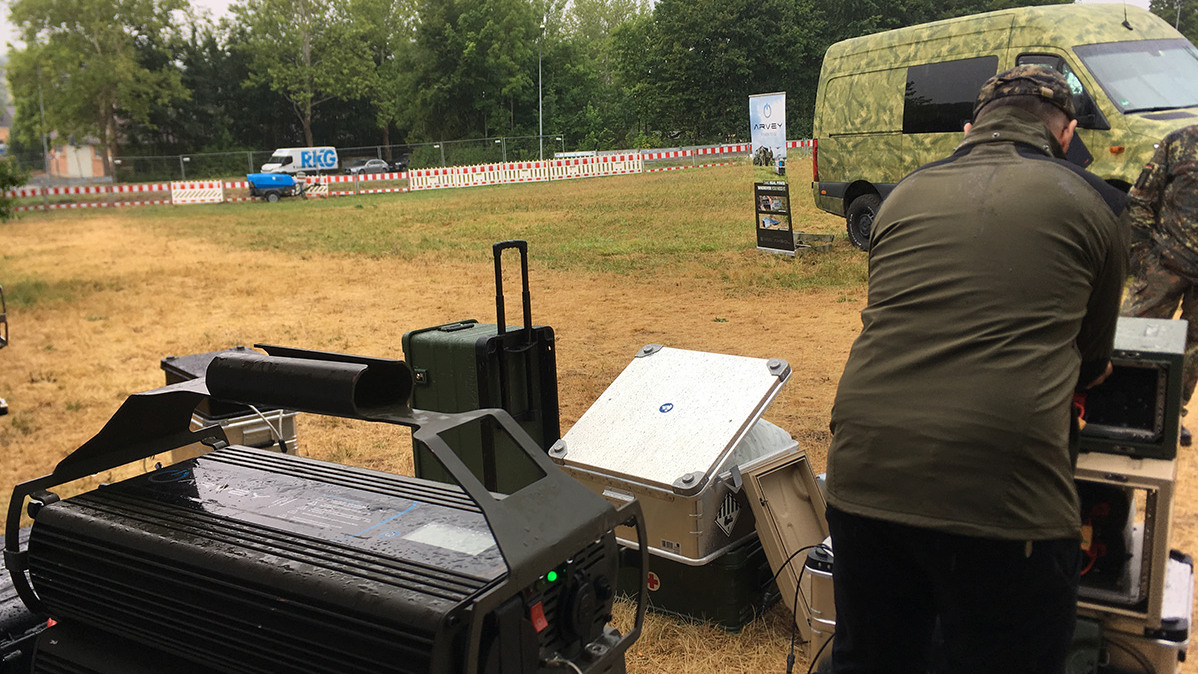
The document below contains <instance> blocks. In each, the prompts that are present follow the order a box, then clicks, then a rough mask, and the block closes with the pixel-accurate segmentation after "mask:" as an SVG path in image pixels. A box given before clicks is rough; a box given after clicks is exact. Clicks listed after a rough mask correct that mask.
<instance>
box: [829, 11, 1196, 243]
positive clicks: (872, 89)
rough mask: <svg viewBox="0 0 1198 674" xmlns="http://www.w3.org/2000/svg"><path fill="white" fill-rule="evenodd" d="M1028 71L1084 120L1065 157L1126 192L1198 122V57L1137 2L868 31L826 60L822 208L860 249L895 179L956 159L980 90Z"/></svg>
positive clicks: (996, 14) (993, 14)
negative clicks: (1041, 74)
mask: <svg viewBox="0 0 1198 674" xmlns="http://www.w3.org/2000/svg"><path fill="white" fill-rule="evenodd" d="M1026 63H1040V64H1044V65H1047V66H1050V67H1052V68H1055V69H1056V70H1058V71H1060V72H1061V73H1062V74H1063V75H1064V76H1065V78H1066V79H1067V80H1068V81H1069V83H1070V85H1071V86H1072V88H1073V91H1074V104H1075V108H1076V110H1077V119H1078V129H1077V134H1076V136H1075V140H1074V142H1073V143H1072V144H1071V146H1070V152H1069V155H1070V158H1071V159H1073V160H1075V161H1077V162H1078V163H1081V164H1083V165H1085V166H1087V168H1088V169H1089V170H1090V171H1092V172H1093V173H1095V174H1097V175H1098V176H1100V177H1102V178H1103V179H1104V180H1106V181H1107V182H1109V183H1111V184H1112V185H1115V186H1117V187H1119V188H1121V189H1124V190H1126V189H1128V187H1129V186H1130V185H1131V184H1132V183H1134V182H1135V180H1136V177H1137V176H1139V174H1140V169H1141V168H1143V166H1144V164H1145V163H1147V162H1148V160H1149V158H1150V157H1151V156H1152V151H1153V145H1154V144H1155V143H1157V142H1159V141H1160V139H1161V138H1163V137H1164V136H1165V134H1167V133H1168V132H1170V131H1172V130H1174V129H1177V128H1180V127H1183V126H1188V125H1190V124H1195V123H1198V49H1195V48H1194V46H1193V45H1192V44H1190V42H1189V41H1188V40H1186V39H1185V38H1184V37H1183V36H1182V35H1181V34H1180V33H1178V32H1177V31H1176V30H1174V29H1173V27H1172V26H1170V25H1169V24H1168V23H1166V22H1165V21H1163V20H1162V19H1160V18H1159V17H1157V16H1155V15H1153V14H1151V13H1149V12H1147V11H1145V10H1143V9H1138V8H1136V7H1125V6H1123V5H1114V4H1109V5H1104V4H1069V5H1050V6H1043V7H1025V8H1019V9H1008V10H1000V11H997V12H988V13H985V14H977V15H974V16H966V17H960V18H957V19H949V20H946V21H937V22H934V23H927V24H923V25H920V26H910V27H907V28H900V29H898V30H892V31H887V32H885V33H878V34H876V35H867V36H865V37H859V38H854V39H851V40H845V41H843V42H838V43H836V44H834V45H832V46H831V47H830V48H829V49H828V52H827V54H826V55H825V56H824V65H823V70H822V72H821V73H820V80H819V89H818V91H817V92H816V99H815V100H816V102H815V123H814V129H813V131H814V133H813V136H814V137H815V138H816V140H817V148H816V155H815V158H814V176H813V181H812V184H811V187H812V193H813V194H814V196H815V204H816V206H818V207H819V208H822V209H823V210H825V211H828V212H830V213H835V214H837V215H843V216H844V217H845V220H846V223H847V227H848V235H849V239H850V240H851V241H852V242H853V243H854V244H855V245H856V246H857V247H859V248H861V249H867V248H868V247H869V230H870V226H871V225H872V223H873V218H874V215H875V214H876V213H877V209H878V205H879V204H880V203H881V201H882V199H883V198H884V197H885V196H886V195H887V194H888V193H889V192H890V190H891V189H893V188H894V185H895V183H897V182H898V181H899V179H900V178H902V177H903V176H904V175H906V174H907V173H910V172H911V171H912V170H914V169H916V168H918V167H919V166H922V165H923V164H926V163H928V162H930V161H934V160H936V159H940V158H943V157H946V156H948V155H949V154H951V153H952V151H953V149H954V148H955V147H956V146H957V144H958V143H959V142H960V141H961V134H962V130H963V127H964V125H965V123H966V122H968V121H969V119H970V116H971V114H972V109H973V102H974V98H975V97H976V95H977V91H978V89H979V88H980V87H981V85H982V83H983V82H985V81H986V80H987V79H988V78H990V77H991V76H993V75H994V74H996V73H998V72H1000V71H1003V70H1006V69H1008V68H1012V67H1014V66H1016V65H1023V64H1026ZM1079 141H1080V142H1079Z"/></svg>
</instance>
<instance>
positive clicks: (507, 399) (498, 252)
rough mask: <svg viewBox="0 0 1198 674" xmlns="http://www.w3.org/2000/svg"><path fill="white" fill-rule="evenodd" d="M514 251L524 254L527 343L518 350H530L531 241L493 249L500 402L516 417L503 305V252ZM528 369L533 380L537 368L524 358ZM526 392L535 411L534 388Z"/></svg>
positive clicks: (522, 275)
mask: <svg viewBox="0 0 1198 674" xmlns="http://www.w3.org/2000/svg"><path fill="white" fill-rule="evenodd" d="M511 248H515V249H516V250H518V251H520V280H521V284H522V286H523V288H522V291H521V294H520V301H521V307H522V309H523V312H524V343H523V344H522V345H521V346H520V348H519V349H516V350H525V349H528V348H530V347H531V346H532V345H533V342H534V340H533V333H532V296H531V295H530V293H529V292H528V242H527V241H524V240H520V239H514V240H511V241H500V242H498V243H496V244H494V245H493V246H491V250H492V251H493V254H494V256H495V323H496V327H495V329H496V334H498V335H499V354H498V359H499V362H498V366H499V402H500V404H501V405H502V406H503V408H504V409H506V410H510V411H511V412H512V414H515V410H513V409H512V401H511V390H510V387H509V386H508V376H507V363H506V360H507V358H506V356H507V344H506V342H507V340H506V339H504V335H506V334H507V318H506V312H505V307H504V302H503V251H505V250H508V249H511ZM524 370H525V373H524V376H525V379H526V380H527V381H532V378H533V369H532V359H531V358H525V359H524ZM526 389H527V392H528V400H526V401H525V404H526V405H527V409H528V410H532V409H533V408H534V407H535V405H534V404H533V402H534V401H533V394H532V387H531V386H528V387H526Z"/></svg>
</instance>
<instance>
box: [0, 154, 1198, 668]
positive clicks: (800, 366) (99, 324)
mask: <svg viewBox="0 0 1198 674" xmlns="http://www.w3.org/2000/svg"><path fill="white" fill-rule="evenodd" d="M799 164H800V162H799V161H797V160H795V161H792V162H791V166H790V171H789V172H790V175H791V176H792V178H796V180H797V179H798V178H799V177H802V176H805V175H807V174H806V173H805V171H806V167H805V166H799ZM752 182H753V178H752V174H751V171H750V170H749V169H748V167H746V166H735V167H717V168H705V169H697V170H688V171H672V172H663V173H656V174H648V175H636V176H616V177H609V178H598V179H590V180H577V181H567V182H557V183H550V184H529V185H508V186H496V187H486V188H469V189H461V190H440V191H428V192H419V193H408V194H389V195H388V194H384V195H364V196H356V197H339V198H334V199H327V200H316V199H312V200H308V201H287V202H281V203H278V204H266V203H261V202H252V203H239V204H222V205H212V206H179V207H169V206H164V207H143V208H122V209H110V210H102V209H91V210H87V211H57V212H52V213H49V214H41V213H38V214H31V215H27V216H24V217H21V218H19V219H18V220H16V221H13V222H10V223H4V224H0V284H3V286H4V288H5V291H6V294H7V296H8V299H9V303H8V315H9V320H10V322H11V324H12V330H11V333H12V340H13V341H12V344H11V345H10V346H9V347H8V348H6V349H4V350H3V351H0V397H4V398H6V399H8V401H9V403H10V404H11V406H12V411H11V413H10V414H9V415H7V416H3V417H0V494H6V493H10V492H11V489H12V487H13V485H14V484H16V483H17V482H20V481H23V480H29V479H32V478H34V477H37V476H40V475H44V474H46V473H48V472H49V471H50V470H51V468H52V467H53V466H54V464H55V463H56V462H57V461H59V460H61V458H62V457H64V456H66V455H67V454H68V453H69V452H71V451H73V450H74V449H75V448H77V447H79V446H80V445H81V444H82V443H83V442H85V441H86V440H87V439H88V438H89V437H91V436H92V435H94V434H95V433H96V432H97V431H98V430H99V429H100V428H101V427H102V426H103V425H104V423H105V422H106V421H107V420H108V418H109V417H110V416H111V415H112V413H113V412H114V411H115V409H116V408H117V407H118V406H119V405H120V404H121V402H122V401H123V400H125V398H126V397H127V396H128V395H130V394H131V393H135V392H138V391H144V390H147V389H151V388H155V387H157V386H161V385H162V383H163V373H162V371H161V369H160V360H161V359H162V358H163V357H165V356H168V355H186V354H192V353H203V352H206V351H214V350H218V349H223V348H228V347H230V346H233V345H237V344H246V345H252V344H254V343H257V342H264V343H274V344H286V345H291V346H299V347H306V348H316V349H326V350H334V351H344V352H349V353H359V354H365V355H372V356H380V357H395V358H401V357H403V354H402V353H401V349H400V341H401V340H400V336H401V335H402V334H403V332H404V331H406V330H411V329H416V328H423V327H426V326H431V325H439V324H443V323H448V322H451V321H455V320H460V319H462V318H477V319H479V320H480V321H482V322H490V321H491V320H492V317H493V316H494V312H495V304H494V296H493V282H494V277H493V267H492V263H491V244H492V243H493V242H495V241H499V240H505V239H513V238H523V239H526V240H528V241H529V251H530V263H531V276H532V304H533V316H534V320H535V322H536V323H538V324H544V325H550V326H553V327H554V330H555V333H556V354H557V367H558V385H559V393H560V407H561V422H562V430H563V432H565V431H567V430H568V429H569V428H570V426H571V425H572V424H573V423H574V422H575V421H577V419H578V418H579V417H580V416H581V415H582V414H583V413H584V412H585V411H586V410H587V409H588V407H589V406H590V405H591V404H593V402H594V401H595V400H597V399H598V398H599V397H600V395H601V394H602V393H603V391H604V389H605V388H606V387H607V385H608V384H609V383H611V382H612V381H613V380H614V379H615V378H616V377H617V376H618V375H619V373H620V372H621V371H622V370H623V368H624V367H625V366H626V365H627V364H628V363H629V361H630V360H631V358H632V355H633V354H634V353H636V352H637V350H638V349H639V348H640V347H642V346H643V345H645V344H649V343H659V344H665V345H668V346H674V347H678V348H688V349H696V350H702V351H710V352H714V353H730V354H737V355H743V356H751V357H761V358H766V357H777V358H782V359H785V360H786V361H787V362H788V363H789V364H790V366H791V368H792V375H791V377H790V380H789V382H788V383H787V384H786V386H785V387H784V388H783V390H782V392H781V394H780V395H779V396H778V398H777V399H776V400H775V401H774V403H773V404H772V405H771V406H770V408H769V410H768V411H767V413H766V418H768V419H769V420H770V421H772V422H774V423H776V424H778V425H779V426H781V427H782V428H784V429H786V430H787V431H788V432H790V433H791V434H792V435H793V436H794V437H795V439H796V440H798V442H799V446H800V447H801V448H802V449H803V450H804V451H805V452H806V454H807V457H808V459H809V461H810V463H811V466H812V467H813V469H814V470H815V471H816V472H820V471H822V470H823V466H824V462H825V458H826V451H827V447H828V443H829V439H830V436H829V434H828V429H827V424H828V418H829V414H830V409H831V403H832V398H833V396H834V393H835V388H836V383H837V381H838V379H839V376H840V373H841V370H842V368H843V365H844V362H845V358H846V357H847V354H848V350H849V346H850V345H851V343H852V340H853V338H854V337H855V336H856V334H857V331H858V330H859V329H860V317H859V315H858V313H859V311H860V309H861V308H862V306H863V305H864V299H865V289H866V284H865V281H866V257H865V255H864V254H863V253H861V252H860V251H858V250H857V249H855V248H853V247H852V246H851V245H850V244H849V243H848V242H847V241H846V240H845V239H844V236H843V227H844V225H843V220H842V219H841V218H837V217H833V216H831V215H828V214H825V213H822V212H819V211H817V210H815V209H814V208H813V207H812V206H810V197H809V195H808V194H807V191H806V190H807V187H806V183H803V182H795V183H792V193H791V197H792V208H793V211H794V227H795V230H796V231H803V232H808V233H816V234H833V235H835V237H836V241H835V243H834V245H833V246H832V247H831V248H830V249H828V250H826V251H820V252H815V251H812V252H807V253H804V254H800V255H798V256H797V257H794V258H791V257H786V256H780V255H775V254H770V253H764V252H760V251H757V250H756V249H755V240H754V229H753V196H752ZM516 266H517V265H514V264H510V263H509V264H508V265H507V267H506V275H505V287H506V288H507V289H508V297H509V302H508V306H509V308H510V309H511V310H512V311H513V312H514V315H513V313H509V315H508V316H509V322H516V321H517V320H518V309H517V308H516V303H517V302H518V300H516V299H515V298H516V297H518V288H519V286H518V285H517V278H516V277H515V269H514V268H515V267H516ZM296 425H297V428H298V437H299V446H300V452H301V453H302V454H305V455H307V456H311V457H314V458H318V459H325V460H331V461H337V462H342V463H349V464H353V465H360V466H365V467H368V468H373V469H378V470H385V471H390V472H393V473H399V474H411V471H412V461H411V445H410V441H409V439H408V437H407V434H406V433H405V432H399V433H396V432H395V429H393V428H380V427H379V426H380V425H378V424H365V423H361V422H350V421H346V420H344V419H337V418H331V417H317V416H313V415H300V419H299V420H298V421H297V424H296ZM646 451H652V448H646ZM142 470H144V466H143V465H134V466H129V467H126V469H123V470H119V471H111V472H105V473H103V474H98V475H95V476H93V477H92V478H90V479H88V480H85V481H83V483H82V484H79V485H75V486H73V487H72V489H70V490H59V492H60V493H61V494H62V495H63V496H69V495H70V494H71V493H75V492H76V491H78V490H81V489H89V488H93V487H94V486H95V485H96V484H98V483H100V482H109V481H114V480H119V479H122V478H123V477H126V476H128V475H130V474H136V473H138V472H141V471H142ZM1178 471H1179V490H1178V494H1177V499H1176V501H1175V503H1176V506H1175V511H1174V515H1173V527H1174V528H1173V535H1172V546H1173V547H1176V548H1177V549H1179V550H1183V551H1188V552H1193V551H1195V550H1198V506H1196V505H1195V503H1196V501H1195V499H1194V498H1193V497H1192V493H1191V492H1192V490H1193V488H1192V487H1191V485H1195V484H1198V455H1195V454H1194V453H1192V452H1183V453H1182V454H1181V455H1180V456H1179V461H1178ZM695 591H702V588H695ZM630 620H631V609H630V606H629V605H628V604H627V603H621V604H620V605H619V606H618V612H617V622H618V623H619V624H620V625H623V626H627V625H628V624H629V623H630ZM790 625H791V616H790V615H789V613H788V612H787V611H786V609H785V608H784V607H783V606H782V605H780V604H779V605H776V606H775V607H774V608H773V609H771V610H769V611H767V612H766V613H765V615H764V616H762V617H761V618H760V619H758V620H754V621H753V622H751V623H749V624H748V625H746V626H745V628H744V630H743V631H741V632H740V633H737V634H729V633H726V632H724V631H723V630H721V629H719V628H717V627H712V626H710V625H704V624H697V623H692V622H690V621H686V620H679V619H676V618H670V617H664V616H660V615H653V616H651V617H650V619H649V620H648V622H647V624H646V631H645V633H644V634H643V636H642V637H641V639H640V640H639V641H638V642H637V643H636V644H635V645H634V647H633V650H632V651H631V652H630V653H629V654H628V657H627V662H628V671H629V673H630V674H650V673H657V672H687V673H688V674H690V673H693V674H716V673H725V672H727V673H733V672H752V673H754V674H756V673H759V672H782V671H784V670H785V656H786V652H787V650H788V648H789V646H790V642H791V631H790ZM802 653H803V650H802V646H800V647H799V657H798V664H797V667H796V669H795V671H796V672H799V673H800V674H801V672H804V671H806V661H805V659H804V657H803V655H802ZM1183 671H1186V672H1198V666H1195V665H1191V664H1189V663H1187V665H1186V668H1185V669H1184V670H1183Z"/></svg>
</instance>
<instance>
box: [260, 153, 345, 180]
mask: <svg viewBox="0 0 1198 674" xmlns="http://www.w3.org/2000/svg"><path fill="white" fill-rule="evenodd" d="M338 166H339V164H338V162H337V148H335V147H327V146H326V147H281V148H279V149H277V150H275V151H274V154H272V155H271V156H270V159H269V160H268V161H267V162H266V163H265V164H263V165H262V172H263V173H290V174H292V175H297V176H305V175H319V174H322V173H335V172H336V171H337V168H338Z"/></svg>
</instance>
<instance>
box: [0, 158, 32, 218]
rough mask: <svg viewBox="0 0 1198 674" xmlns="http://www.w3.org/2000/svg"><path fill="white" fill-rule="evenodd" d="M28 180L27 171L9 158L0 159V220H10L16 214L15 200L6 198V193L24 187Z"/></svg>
mask: <svg viewBox="0 0 1198 674" xmlns="http://www.w3.org/2000/svg"><path fill="white" fill-rule="evenodd" d="M28 180H29V171H26V170H24V169H22V168H21V167H20V166H17V163H16V162H15V161H13V160H12V159H11V158H8V157H3V158H0V220H9V219H11V218H12V217H13V214H14V213H15V212H16V211H15V210H14V209H15V208H16V205H17V200H16V198H15V197H10V196H6V193H7V192H8V191H9V190H12V189H15V188H18V187H20V186H21V185H24V184H25V182H26V181H28Z"/></svg>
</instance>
